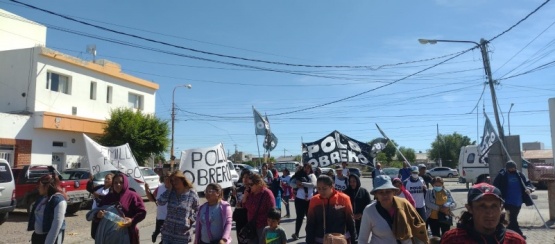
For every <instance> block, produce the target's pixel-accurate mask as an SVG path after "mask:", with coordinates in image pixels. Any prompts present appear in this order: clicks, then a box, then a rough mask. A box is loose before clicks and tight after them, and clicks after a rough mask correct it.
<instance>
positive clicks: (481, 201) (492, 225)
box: [441, 183, 526, 244]
mask: <svg viewBox="0 0 555 244" xmlns="http://www.w3.org/2000/svg"><path fill="white" fill-rule="evenodd" d="M503 203H504V200H503V197H501V191H500V190H499V189H498V188H497V187H495V186H492V185H490V184H487V183H480V184H476V185H474V186H472V188H470V190H469V191H468V197H467V204H466V205H465V207H466V211H465V212H463V213H462V215H461V217H460V219H459V221H458V223H457V228H455V229H451V230H449V231H447V232H446V233H445V234H444V235H443V237H442V238H441V243H448V244H459V243H460V244H463V243H516V244H520V243H526V240H524V238H523V237H522V236H521V235H519V234H518V233H516V232H515V231H513V230H510V229H506V228H505V226H504V222H505V213H503Z"/></svg>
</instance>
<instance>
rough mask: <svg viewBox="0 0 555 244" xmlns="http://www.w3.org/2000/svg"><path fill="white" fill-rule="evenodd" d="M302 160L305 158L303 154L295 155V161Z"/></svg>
mask: <svg viewBox="0 0 555 244" xmlns="http://www.w3.org/2000/svg"><path fill="white" fill-rule="evenodd" d="M301 160H303V157H302V156H301V155H297V156H295V161H297V162H301Z"/></svg>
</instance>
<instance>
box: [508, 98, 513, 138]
mask: <svg viewBox="0 0 555 244" xmlns="http://www.w3.org/2000/svg"><path fill="white" fill-rule="evenodd" d="M514 105H515V104H514V103H511V107H510V108H509V115H508V116H507V117H508V120H509V136H510V135H511V109H513V106H514Z"/></svg>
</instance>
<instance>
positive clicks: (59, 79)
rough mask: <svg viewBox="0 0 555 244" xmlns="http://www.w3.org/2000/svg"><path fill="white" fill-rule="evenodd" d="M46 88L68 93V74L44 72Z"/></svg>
mask: <svg viewBox="0 0 555 244" xmlns="http://www.w3.org/2000/svg"><path fill="white" fill-rule="evenodd" d="M46 89H49V90H51V91H55V92H62V93H65V94H68V95H70V94H71V92H70V91H71V81H70V79H69V76H65V75H60V74H56V73H52V72H48V73H47V74H46Z"/></svg>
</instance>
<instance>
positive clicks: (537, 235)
mask: <svg viewBox="0 0 555 244" xmlns="http://www.w3.org/2000/svg"><path fill="white" fill-rule="evenodd" d="M371 182H372V181H371V178H363V179H362V184H363V187H365V188H367V189H369V190H370V189H372V183H371ZM445 185H446V187H447V188H448V189H450V190H451V191H452V193H453V197H454V198H455V201H457V203H458V207H457V210H456V211H455V214H456V215H457V216H460V213H461V212H462V211H463V210H464V204H465V203H466V193H467V190H466V189H465V185H464V184H458V183H457V182H456V180H455V179H449V180H447V182H446V184H445ZM534 194H535V195H537V196H538V199H537V200H535V202H536V205H537V207H538V209H539V210H540V212H541V214H542V216H544V218H547V217H548V216H549V215H548V214H549V212H548V203H547V192H546V191H545V190H540V191H537V192H535V193H534ZM145 204H146V206H147V211H148V214H147V218H146V219H145V220H144V221H143V222H141V223H140V224H139V229H140V237H141V242H142V243H152V242H151V237H150V236H151V233H152V231H153V230H154V224H155V219H154V218H155V215H156V214H155V206H154V204H153V203H151V202H146V203H145ZM294 209H295V207H294V204H293V202H291V212H292V213H293V214H292V215H293V217H294V212H295V210H294ZM85 214H86V211H85V210H81V211H79V212H78V213H77V215H75V216H71V217H68V218H67V221H68V223H69V224H68V230H67V232H66V241H65V243H81V244H88V243H94V240H92V239H91V238H90V237H89V231H90V229H89V228H90V222H85V220H84V215H85ZM26 219H27V214H26V213H24V212H21V211H18V212H17V213H15V214H14V215H13V218H10V220H8V222H7V223H5V224H3V225H1V226H0V233H2V238H0V243H28V240H29V239H30V235H31V233H30V232H27V231H25V229H26ZM519 222H520V224H521V226H523V231H524V234H525V235H526V236H528V243H544V244H548V243H555V231H554V230H549V231H546V230H545V229H543V228H541V226H542V224H543V223H542V220H541V218H540V217H539V215H538V213H537V212H536V210H535V208H534V207H525V206H523V208H522V211H521V213H520V215H519ZM281 226H282V227H283V228H284V229H285V231H286V233H287V237H288V238H291V234H292V233H293V232H294V228H295V220H294V219H292V218H289V219H282V223H281ZM551 226H552V227H553V228H555V225H553V223H552V224H551ZM304 228H305V225H304V224H303V227H302V229H301V234H300V237H301V239H299V240H297V241H294V240H292V239H289V243H304V237H305V235H304ZM235 237H236V236H235V229H233V239H234V240H233V243H237V241H236V240H235V239H236V238H235ZM158 240H160V239H158Z"/></svg>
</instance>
